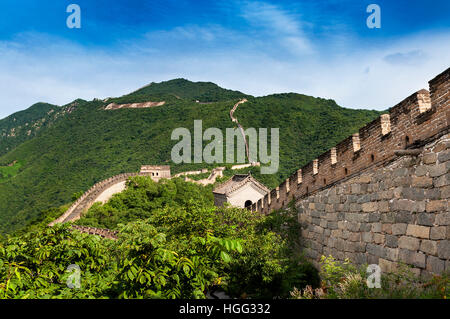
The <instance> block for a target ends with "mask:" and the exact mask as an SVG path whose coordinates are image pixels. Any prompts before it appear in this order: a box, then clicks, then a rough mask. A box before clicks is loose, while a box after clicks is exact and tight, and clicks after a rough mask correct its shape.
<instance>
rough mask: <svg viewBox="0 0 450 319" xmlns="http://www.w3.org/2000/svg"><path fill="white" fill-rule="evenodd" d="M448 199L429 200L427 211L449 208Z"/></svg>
mask: <svg viewBox="0 0 450 319" xmlns="http://www.w3.org/2000/svg"><path fill="white" fill-rule="evenodd" d="M447 206H448V201H446V200H432V201H429V202H427V207H426V211H427V212H437V211H444V210H446V209H447Z"/></svg>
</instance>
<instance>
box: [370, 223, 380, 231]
mask: <svg viewBox="0 0 450 319" xmlns="http://www.w3.org/2000/svg"><path fill="white" fill-rule="evenodd" d="M371 231H372V232H374V233H380V232H381V223H373V224H372V229H371Z"/></svg>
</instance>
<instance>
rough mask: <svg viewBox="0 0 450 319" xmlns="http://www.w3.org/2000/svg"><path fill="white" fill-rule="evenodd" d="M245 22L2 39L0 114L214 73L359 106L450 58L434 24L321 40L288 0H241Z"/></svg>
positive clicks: (225, 80) (225, 81) (253, 87)
mask: <svg viewBox="0 0 450 319" xmlns="http://www.w3.org/2000/svg"><path fill="white" fill-rule="evenodd" d="M239 3H240V5H239V6H238V7H237V9H236V12H235V15H236V16H235V18H236V19H238V20H239V19H240V20H239V24H238V27H236V24H232V25H227V24H220V23H218V22H210V23H206V24H205V23H203V24H200V23H197V24H196V23H188V24H182V25H177V26H175V27H167V28H159V29H158V30H153V31H147V32H146V33H144V34H141V35H140V36H136V35H135V36H133V37H129V38H125V39H118V41H117V43H116V44H115V46H114V47H101V46H97V47H94V46H85V45H81V44H77V43H75V42H73V41H70V40H68V39H67V38H62V37H57V36H54V35H48V34H43V33H36V32H27V33H21V34H18V35H16V36H15V37H13V38H12V40H8V41H0V70H1V71H0V96H1V97H2V99H1V101H0V118H2V117H4V116H7V115H8V114H10V113H12V112H14V111H18V110H20V109H24V108H26V107H28V106H30V105H31V104H33V103H35V102H37V101H44V102H49V103H54V104H60V105H61V104H65V103H68V102H70V101H72V100H74V99H76V98H84V99H87V100H90V99H93V98H95V97H97V98H105V97H108V96H121V95H123V94H126V93H129V92H131V91H134V90H135V89H136V88H139V87H142V86H143V85H145V84H148V83H150V82H152V81H154V82H158V81H163V80H169V79H173V78H177V77H184V78H188V79H191V80H193V81H212V82H215V83H217V84H219V85H221V86H223V87H226V88H230V89H236V90H240V91H243V92H246V93H249V94H252V95H256V96H260V95H266V94H272V93H279V92H298V93H303V94H307V95H313V96H320V97H324V98H331V99H335V100H336V101H337V103H338V104H340V105H342V106H346V107H353V108H370V109H379V110H381V109H386V108H388V107H391V106H393V105H394V104H396V103H397V102H399V101H400V100H402V99H403V98H404V97H406V96H408V95H409V94H411V93H412V92H413V91H416V90H419V89H421V88H427V81H428V80H430V79H431V78H432V77H433V76H435V75H436V74H438V73H440V72H441V71H442V70H444V69H446V68H447V67H448V66H449V65H450V34H449V33H448V32H442V33H438V32H436V31H433V30H430V31H428V32H424V33H421V34H411V35H407V36H403V37H401V38H399V39H397V40H395V39H390V41H385V42H380V41H378V42H377V43H376V45H375V44H374V45H367V41H364V42H363V43H364V45H362V44H361V42H358V39H357V38H348V37H343V35H342V34H341V33H336V34H334V33H333V32H330V33H329V34H328V35H327V38H326V39H325V42H324V40H318V39H316V38H315V37H314V36H313V35H311V33H310V32H309V31H308V30H309V29H310V28H311V26H310V25H308V23H310V22H308V23H307V22H305V21H304V20H303V19H302V17H301V16H300V15H298V14H296V13H293V12H291V11H289V10H287V9H286V8H285V7H284V8H283V7H281V6H278V5H274V4H270V3H267V2H256V1H252V2H245V3H241V2H239Z"/></svg>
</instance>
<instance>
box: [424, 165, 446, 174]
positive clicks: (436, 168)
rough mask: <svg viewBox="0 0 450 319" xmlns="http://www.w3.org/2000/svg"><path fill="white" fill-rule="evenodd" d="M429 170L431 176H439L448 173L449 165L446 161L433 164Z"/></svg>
mask: <svg viewBox="0 0 450 319" xmlns="http://www.w3.org/2000/svg"><path fill="white" fill-rule="evenodd" d="M428 171H429V173H430V176H431V177H438V176H441V175H444V174H445V173H447V165H446V164H445V163H442V164H438V165H433V166H430V168H429V170H428Z"/></svg>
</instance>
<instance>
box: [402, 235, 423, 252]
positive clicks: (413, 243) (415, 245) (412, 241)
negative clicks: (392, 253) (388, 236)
mask: <svg viewBox="0 0 450 319" xmlns="http://www.w3.org/2000/svg"><path fill="white" fill-rule="evenodd" d="M419 245H420V240H419V239H417V238H414V237H408V236H401V237H400V238H399V240H398V247H400V248H405V249H409V250H418V249H419Z"/></svg>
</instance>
